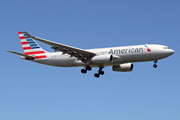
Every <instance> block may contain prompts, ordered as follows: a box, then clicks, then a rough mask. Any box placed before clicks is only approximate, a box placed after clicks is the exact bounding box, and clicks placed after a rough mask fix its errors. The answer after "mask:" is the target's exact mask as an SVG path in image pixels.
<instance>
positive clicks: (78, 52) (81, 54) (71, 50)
mask: <svg viewBox="0 0 180 120" xmlns="http://www.w3.org/2000/svg"><path fill="white" fill-rule="evenodd" d="M24 33H25V34H26V36H27V37H30V38H33V39H36V40H38V41H41V42H43V43H46V44H49V45H52V47H51V48H52V49H54V51H61V52H63V54H69V55H70V56H71V57H77V58H78V59H79V60H81V61H83V62H87V60H89V59H90V58H91V57H93V56H94V55H96V54H95V53H93V52H89V51H86V50H83V49H80V48H75V47H71V46H68V45H64V44H60V43H56V42H53V41H49V40H45V39H42V38H38V37H35V36H32V35H30V34H29V33H28V32H26V31H24Z"/></svg>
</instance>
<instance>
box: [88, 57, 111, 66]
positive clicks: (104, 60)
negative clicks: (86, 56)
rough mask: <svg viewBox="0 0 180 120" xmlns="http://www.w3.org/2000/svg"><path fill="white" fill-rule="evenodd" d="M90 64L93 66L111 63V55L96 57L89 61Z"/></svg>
mask: <svg viewBox="0 0 180 120" xmlns="http://www.w3.org/2000/svg"><path fill="white" fill-rule="evenodd" d="M91 62H92V63H94V64H107V63H112V62H113V56H112V55H97V56H94V57H93V58H92V59H91Z"/></svg>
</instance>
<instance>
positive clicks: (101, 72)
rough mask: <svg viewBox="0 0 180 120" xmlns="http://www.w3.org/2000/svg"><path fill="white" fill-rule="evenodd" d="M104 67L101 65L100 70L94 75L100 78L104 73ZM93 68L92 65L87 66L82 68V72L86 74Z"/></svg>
mask: <svg viewBox="0 0 180 120" xmlns="http://www.w3.org/2000/svg"><path fill="white" fill-rule="evenodd" d="M103 68H104V67H99V70H98V72H97V73H95V74H94V77H96V78H99V76H100V75H104V71H102V69H103ZM91 69H92V68H91V67H90V66H86V67H85V69H82V70H81V72H82V73H84V74H86V73H87V71H91Z"/></svg>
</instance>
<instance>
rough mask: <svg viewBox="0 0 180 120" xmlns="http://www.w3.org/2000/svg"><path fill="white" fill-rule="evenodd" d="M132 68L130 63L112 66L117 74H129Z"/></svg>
mask: <svg viewBox="0 0 180 120" xmlns="http://www.w3.org/2000/svg"><path fill="white" fill-rule="evenodd" d="M133 68H134V65H133V64H132V63H124V64H120V65H114V66H113V67H112V69H113V71H118V72H130V71H132V70H133Z"/></svg>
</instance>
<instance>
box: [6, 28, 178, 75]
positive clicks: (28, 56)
mask: <svg viewBox="0 0 180 120" xmlns="http://www.w3.org/2000/svg"><path fill="white" fill-rule="evenodd" d="M18 34H19V37H20V41H21V44H22V47H23V50H24V54H22V53H18V52H14V51H7V52H10V53H14V54H17V55H20V56H21V59H25V60H29V61H33V62H37V63H41V64H45V65H50V66H58V67H84V69H82V70H81V72H82V73H83V74H86V73H87V71H91V69H92V67H98V68H99V70H98V71H97V73H95V74H94V77H96V78H99V77H100V75H104V71H103V68H104V67H106V66H112V70H113V71H117V72H129V71H132V70H133V68H134V65H133V63H134V62H146V61H154V65H153V67H154V68H156V67H157V64H156V63H157V62H158V60H160V59H163V58H166V57H169V56H170V55H172V54H174V50H172V49H170V48H169V47H168V46H165V45H158V44H144V45H134V46H122V47H109V48H99V49H86V50H84V49H80V48H76V47H71V46H68V45H64V44H60V43H56V42H53V41H49V40H45V39H42V38H39V37H35V36H32V35H31V34H29V33H28V32H26V31H24V32H18ZM35 40H37V41H40V42H43V43H46V44H49V45H51V46H52V47H51V48H52V49H53V50H54V51H53V52H47V51H45V50H44V49H42V48H41V47H40V46H39V45H38V44H37V42H36V41H35Z"/></svg>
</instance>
